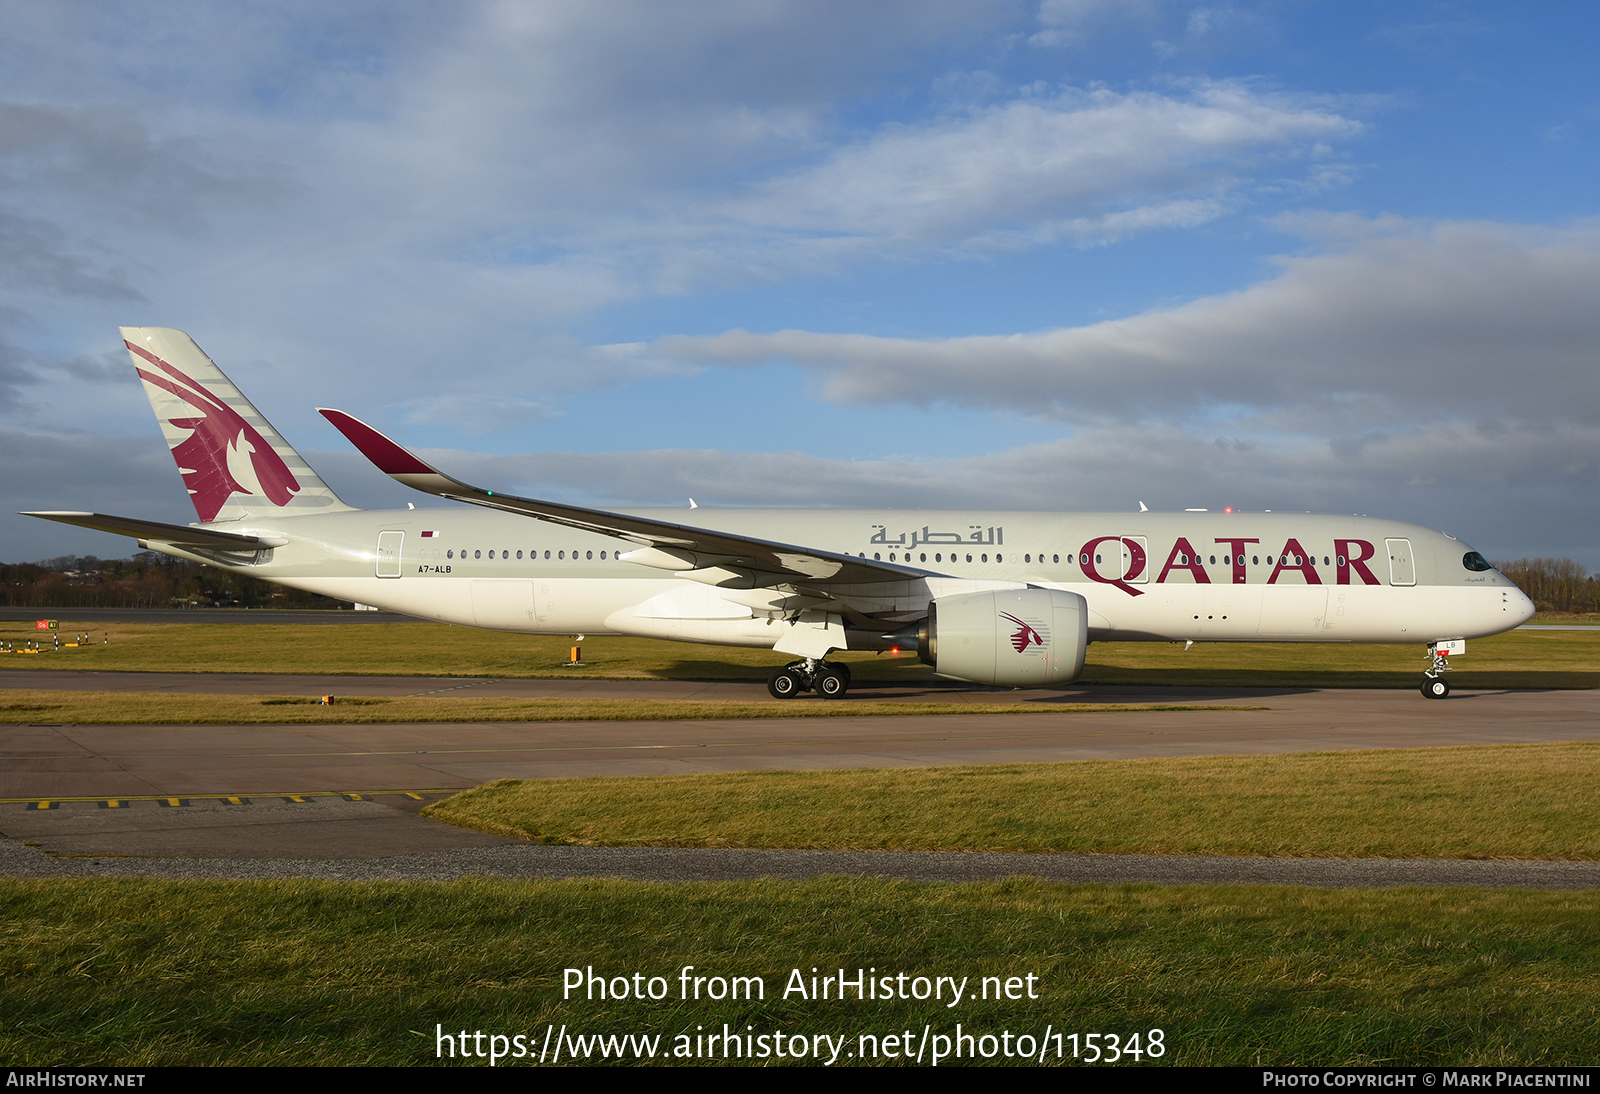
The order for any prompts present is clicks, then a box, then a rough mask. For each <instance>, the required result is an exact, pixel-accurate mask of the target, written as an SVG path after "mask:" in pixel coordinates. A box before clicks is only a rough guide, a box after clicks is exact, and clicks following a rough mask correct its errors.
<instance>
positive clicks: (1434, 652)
mask: <svg viewBox="0 0 1600 1094" xmlns="http://www.w3.org/2000/svg"><path fill="white" fill-rule="evenodd" d="M1428 657H1429V658H1430V659H1431V660H1432V662H1433V663H1432V664H1431V665H1430V666H1429V667H1428V668H1427V670H1426V671H1424V672H1423V674H1422V694H1423V695H1425V696H1426V697H1428V698H1429V699H1443V698H1444V697H1445V696H1447V695H1449V694H1450V684H1449V682H1448V681H1447V680H1445V678H1444V677H1443V676H1442V675H1441V674H1442V673H1446V672H1449V671H1450V655H1449V653H1447V652H1446V651H1444V650H1441V649H1440V648H1439V647H1438V646H1437V645H1435V644H1434V643H1432V642H1430V643H1428Z"/></svg>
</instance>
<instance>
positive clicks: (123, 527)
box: [19, 512, 289, 551]
mask: <svg viewBox="0 0 1600 1094" xmlns="http://www.w3.org/2000/svg"><path fill="white" fill-rule="evenodd" d="M19 515H20V516H24V517H39V518H40V519H42V520H55V521H60V522H61V523H62V524H76V525H78V526H79V527H80V528H93V529H95V530H96V531H98V532H110V533H112V534H113V535H119V536H132V537H133V538H134V539H138V540H147V539H153V540H158V541H160V542H161V543H170V544H172V545H173V546H174V547H205V548H208V549H210V550H221V551H257V550H260V549H261V548H263V547H282V546H283V545H284V544H286V543H288V542H289V541H288V540H286V539H284V538H283V537H281V536H250V535H243V534H241V533H239V532H223V531H219V530H217V529H215V528H195V527H193V526H192V525H186V524H163V523H161V522H160V521H154V520H137V519H135V518H133V517H113V516H108V515H107V514H105V513H73V512H49V513H21V514H19Z"/></svg>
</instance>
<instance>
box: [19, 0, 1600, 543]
mask: <svg viewBox="0 0 1600 1094" xmlns="http://www.w3.org/2000/svg"><path fill="white" fill-rule="evenodd" d="M0 10H3V11H4V16H5V25H6V28H7V33H6V34H5V35H4V36H3V37H0V255H3V261H0V466H3V467H4V468H5V470H4V472H3V473H0V493H3V497H0V502H3V505H0V513H3V515H0V560H3V561H12V562H15V561H24V560H33V559H40V558H47V557H52V556H56V555H60V554H68V553H71V554H96V555H100V556H101V557H123V556H125V555H126V554H128V553H130V552H131V550H133V549H134V548H133V544H132V543H131V541H128V540H126V539H122V538H119V537H113V536H108V535H105V534H102V533H96V532H91V531H87V530H81V529H73V528H68V527H65V526H61V525H56V524H51V523H46V522H42V521H35V520H31V519H28V518H24V517H20V516H15V515H13V512H14V511H15V510H25V509H83V510H93V511H98V512H104V513H115V514H118V515H124V516H135V517H146V518H151V519H158V520H168V521H176V522H180V523H187V522H189V521H192V520H194V519H195V516H194V513H193V511H192V509H191V508H190V506H189V504H188V501H187V496H186V494H185V493H184V490H183V487H182V484H181V481H180V479H179V477H178V474H177V471H176V468H175V467H174V465H173V462H172V459H171V457H170V456H169V455H168V453H167V452H166V451H165V445H164V444H163V442H162V441H161V438H160V434H159V432H158V430H157V428H156V423H155V421H154V419H153V417H152V415H151V412H150V409H149V405H148V403H147V402H146V400H145V397H144V395H143V393H142V391H141V389H140V386H139V384H138V382H137V380H136V378H135V376H134V372H133V368H132V365H131V364H130V362H129V359H128V355H127V353H126V352H125V351H124V350H123V349H122V348H121V344H120V339H119V337H118V334H117V328H118V327H119V326H124V325H128V326H134V325H138V326H170V327H177V328H180V329H182V330H185V331H187V332H189V333H190V334H191V335H192V336H193V337H194V339H195V340H196V341H197V342H198V343H199V344H200V345H201V347H202V348H204V349H205V350H206V351H207V352H208V353H209V354H210V355H211V357H212V358H213V359H215V360H216V361H217V363H218V364H219V365H221V367H222V368H223V369H224V370H225V371H226V372H227V373H228V375H229V376H230V377H231V378H232V379H233V380H234V381H235V383H236V384H238V386H239V387H240V388H241V389H242V390H243V391H244V392H245V393H246V394H247V395H248V396H249V397H250V398H251V399H252V401H253V402H254V403H255V404H256V406H257V407H258V408H259V409H260V410H261V411H262V412H263V413H265V414H266V416H267V417H268V418H269V419H271V420H272V422H273V423H274V424H275V425H276V426H277V428H278V429H279V431H280V432H281V433H282V434H283V435H284V436H285V437H287V438H288V440H289V441H290V443H292V444H293V445H294V446H295V447H296V448H297V449H298V450H299V451H300V452H301V453H302V454H303V455H304V456H305V457H306V458H307V459H308V460H309V461H310V462H311V463H312V464H313V465H314V466H316V467H317V468H318V470H319V471H320V472H321V474H322V477H323V478H324V479H325V480H327V481H328V483H329V484H330V485H331V486H332V487H333V488H334V489H335V490H337V491H338V492H339V493H340V494H341V496H343V497H344V498H345V500H346V501H348V502H350V503H352V504H355V505H361V506H367V507H388V506H399V505H403V504H404V503H405V502H406V501H407V500H416V501H418V502H423V501H424V499H422V498H420V497H418V496H417V495H415V494H409V492H407V491H405V490H404V488H402V487H399V486H397V485H395V484H393V483H391V482H389V481H388V480H387V479H385V478H384V477H383V476H381V475H380V474H379V473H378V472H376V471H375V470H373V469H372V468H371V467H370V466H368V465H367V464H366V463H365V461H364V460H362V459H361V457H360V456H359V455H357V454H356V453H355V452H354V451H353V450H351V449H350V447H349V446H348V445H347V444H346V443H345V442H344V440H343V438H341V437H340V436H339V435H338V434H337V433H336V432H335V431H334V430H333V429H332V427H330V426H328V425H327V424H326V423H325V422H324V421H323V420H322V419H321V418H319V417H318V416H317V415H316V414H315V412H314V409H313V408H314V407H316V406H335V407H339V408H341V409H344V410H346V411H348V412H350V413H352V414H355V415H357V416H358V417H361V418H363V419H365V420H367V421H369V422H371V423H372V424H373V425H375V426H377V427H378V428H380V429H382V430H384V431H385V432H388V433H390V434H391V435H392V436H394V437H395V438H396V439H397V440H399V441H400V442H401V443H403V444H406V445H408V446H410V447H413V448H416V449H418V450H419V451H421V452H422V453H423V454H424V455H425V456H426V457H427V458H429V459H430V460H432V461H433V462H435V463H437V464H438V465H439V466H441V467H442V468H443V469H445V470H447V471H449V472H451V473H452V474H455V475H456V476H457V477H459V478H464V479H466V480H468V481H471V482H474V483H477V484H479V485H483V486H487V487H490V488H493V489H499V490H504V491H508V492H514V493H521V494H524V495H529V496H534V497H541V498H549V499H553V500H561V501H570V502H577V503H580V504H589V505H597V506H638V505H670V506H684V507H687V505H688V499H689V498H690V497H693V498H695V499H696V500H697V501H698V503H699V504H700V505H702V506H748V505H782V506H817V507H873V508H881V507H895V508H934V507H950V508H984V509H1045V510H1113V511H1129V512H1131V511H1137V509H1138V507H1139V505H1140V503H1141V502H1142V503H1144V504H1146V505H1148V506H1149V507H1150V508H1151V509H1154V510H1181V509H1184V508H1190V507H1207V508H1213V509H1218V508H1222V507H1223V506H1227V505H1231V506H1234V507H1235V508H1236V509H1245V510H1260V509H1273V510H1277V511H1285V510H1309V511H1314V512H1332V513H1346V512H1348V513H1361V514H1368V515H1372V516H1383V517H1390V518H1394V519H1399V520H1405V521H1411V522H1414V523H1417V524H1421V525H1425V526H1430V527H1437V528H1442V529H1444V530H1446V531H1449V532H1450V533H1452V534H1453V535H1456V536H1458V537H1460V538H1461V539H1463V540H1465V541H1466V542H1468V543H1470V544H1471V545H1472V546H1474V547H1476V548H1478V549H1479V550H1481V551H1483V553H1485V554H1486V555H1488V556H1489V557H1491V558H1496V559H1511V558H1519V557H1524V556H1535V557H1539V556H1549V557H1569V558H1572V559H1575V560H1577V561H1578V562H1580V563H1582V564H1583V565H1585V566H1587V567H1589V568H1591V569H1600V489H1597V488H1600V375H1597V372H1600V369H1597V366H1600V199H1597V196H1596V185H1595V180H1596V179H1600V162H1597V161H1600V155H1597V149H1600V141H1597V138H1600V66H1596V65H1594V64H1593V60H1592V53H1593V46H1594V44H1595V42H1596V41H1597V38H1600V34H1597V31H1600V9H1596V8H1593V7H1591V6H1590V5H1575V4H1529V5H1503V4H1490V3H1360V2H1341V3H1312V2H1283V3H1253V4H1252V3H1238V4H1231V3H1218V4H1208V5H1195V4H1192V3H1165V2H1161V0H1115V2H1113V0H1105V2H1101V0H1043V2H1042V3H1039V2H1031V3H1020V2H998V3H981V2H973V0H962V2H959V3H941V2H939V0H918V2H916V3H895V2H891V0H884V2H879V3H874V4H859V3H836V4H835V3H829V2H826V0H808V2H806V3H784V2H780V0H736V2H728V3H718V2H714V0H704V2H700V3H696V4H692V5H667V4H659V3H644V2H641V3H625V2H619V3H612V2H604V0H600V2H597V0H585V2H583V3H576V2H574V3H565V2H561V0H547V2H542V3H473V2H466V0H463V2H457V3H452V4H443V5H441V4H393V3H370V4H369V3H344V4H326V3H318V4H311V3H304V4H296V3H293V2H287V3H272V4H262V5H251V4H249V3H232V4H228V5H213V4H200V3H170V4H169V3H161V2H159V0H153V2H150V3H144V4H139V5H112V6H106V5H103V4H89V3H73V2H71V0H62V2H56V3H51V4H24V3H11V2H5V3H3V4H0ZM428 504H431V503H428Z"/></svg>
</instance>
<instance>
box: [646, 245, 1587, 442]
mask: <svg viewBox="0 0 1600 1094" xmlns="http://www.w3.org/2000/svg"><path fill="white" fill-rule="evenodd" d="M1321 228H1322V230H1323V231H1324V233H1326V234H1328V235H1329V236H1330V237H1337V236H1340V235H1344V236H1346V237H1349V238H1347V240H1346V241H1345V246H1344V247H1343V249H1340V250H1335V251H1333V252H1331V253H1320V254H1313V255H1307V256H1301V257H1289V258H1284V259H1281V260H1280V262H1279V266H1280V272H1279V273H1278V275H1277V276H1275V277H1273V278H1270V279H1268V280H1266V281H1263V282H1260V283H1259V284H1256V285H1253V286H1251V287H1249V288H1247V289H1243V290H1240V291H1238V292H1233V293H1228V294H1225V295H1220V296H1211V297H1205V298H1202V299H1199V300H1196V301H1193V302H1191V303H1189V304H1185V305H1182V306H1179V307H1174V308H1168V309H1162V310H1157V311H1151V312H1147V313H1145V314H1142V315H1137V316H1133V317H1130V318H1127V319H1117V320H1110V321H1106V322H1102V323H1096V324H1092V325H1089V326H1083V327H1072V328H1065V329H1059V330H1051V331H1043V332H1039V333H1031V334H1005V335H985V336H973V337H964V338H943V339H906V338H886V337H876V336H871V335H861V334H823V333H815V332H810V331H781V332H777V333H773V334H752V333H749V332H746V331H738V330H735V331H729V332H727V333H724V334H720V335H715V336H711V337H668V338H662V339H659V340H657V341H656V342H655V343H653V344H652V345H651V346H650V347H649V348H648V350H647V351H642V352H648V353H649V354H653V355H655V356H656V357H658V358H659V357H664V358H670V359H674V360H677V361H680V362H683V363H690V362H698V363H701V364H720V365H743V364H752V363H757V362H761V361H770V360H782V361H789V362H793V363H795V364H797V365H800V366H801V367H803V368H806V369H809V370H811V371H813V372H815V373H817V374H818V375H820V376H821V377H822V378H823V380H824V385H823V393H824V396H825V398H827V399H830V400H833V401H836V402H840V403H849V404H882V403H899V404H909V405H915V406H930V405H934V404H954V405H961V406H968V407H975V408H986V409H1004V410H1012V411H1017V412H1021V413H1025V414H1028V415H1036V416H1043V417H1047V418H1056V419H1060V420H1062V421H1065V422H1073V423H1094V422H1100V421H1123V422H1133V421H1139V420H1145V419H1159V420H1165V421H1175V422H1198V421H1203V420H1209V419H1213V418H1215V417H1216V416H1217V414H1218V413H1219V408H1221V413H1223V415H1224V416H1225V417H1238V418H1241V419H1242V418H1250V417H1253V416H1255V415H1262V414H1273V415H1277V416H1278V417H1277V418H1276V419H1275V420H1274V421H1275V426H1276V427H1278V428H1283V427H1285V426H1286V425H1288V424H1289V423H1287V422H1286V421H1285V420H1284V419H1285V418H1286V417H1287V418H1291V419H1292V418H1294V417H1296V416H1299V417H1301V418H1303V419H1307V420H1308V421H1309V419H1312V418H1314V419H1318V422H1317V424H1318V427H1319V428H1331V427H1332V426H1333V424H1335V423H1337V422H1341V421H1342V422H1343V423H1344V426H1345V430H1346V431H1349V430H1350V429H1351V427H1353V426H1356V425H1358V424H1359V426H1360V427H1361V428H1366V427H1370V426H1371V425H1373V424H1375V423H1395V422H1400V423H1405V422H1411V421H1427V420H1438V419H1443V418H1456V417H1462V416H1465V417H1466V418H1468V419H1469V420H1470V419H1476V418H1480V417H1481V418H1483V419H1485V420H1491V421H1500V420H1508V419H1514V420H1521V421H1528V422H1537V421H1569V420H1594V419H1595V417H1596V415H1597V414H1600V387H1597V386H1596V385H1595V384H1594V383H1593V379H1592V378H1593V373H1594V369H1595V366H1596V358H1595V354H1596V349H1595V347H1596V346H1597V345H1600V310H1597V309H1596V308H1594V307H1593V301H1594V300H1595V299H1597V297H1600V225H1596V224H1592V223H1587V222H1586V223H1580V224H1577V225H1574V226H1571V227H1568V228H1565V229H1537V228H1524V227H1518V226H1512V225H1503V224H1492V223H1445V224H1417V223H1407V222H1399V221H1387V222H1367V221H1355V220H1351V219H1350V218H1340V219H1335V220H1325V221H1323V222H1321ZM1352 233H1353V235H1352ZM1228 408H1242V409H1240V410H1229V409H1228Z"/></svg>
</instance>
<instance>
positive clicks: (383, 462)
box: [317, 406, 439, 475]
mask: <svg viewBox="0 0 1600 1094" xmlns="http://www.w3.org/2000/svg"><path fill="white" fill-rule="evenodd" d="M317 413H318V414H321V415H322V416H323V417H324V418H326V419H328V421H330V422H332V423H333V428H335V429H337V430H338V431H339V432H340V433H343V434H344V435H345V437H346V438H347V439H348V440H349V441H350V443H351V444H353V445H355V446H356V448H357V450H359V451H360V453H361V454H362V455H363V456H365V457H366V458H367V459H369V460H371V461H372V463H373V465H374V466H375V467H377V469H378V470H379V471H382V472H383V473H384V474H385V475H437V474H439V472H438V471H437V470H436V469H435V468H432V467H429V466H428V465H427V464H425V463H423V462H422V461H421V460H419V459H417V457H415V456H413V455H412V454H411V453H410V452H408V451H406V450H405V449H404V448H401V447H400V446H399V445H397V444H395V443H394V442H393V441H391V440H390V439H389V438H388V437H385V436H384V435H383V434H382V433H379V432H378V431H377V430H376V429H373V428H372V427H371V426H370V425H368V424H367V423H366V422H363V421H362V420H361V419H360V418H356V417H354V416H352V415H349V414H346V413H345V412H344V411H342V410H329V409H327V408H324V407H320V406H319V407H317Z"/></svg>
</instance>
